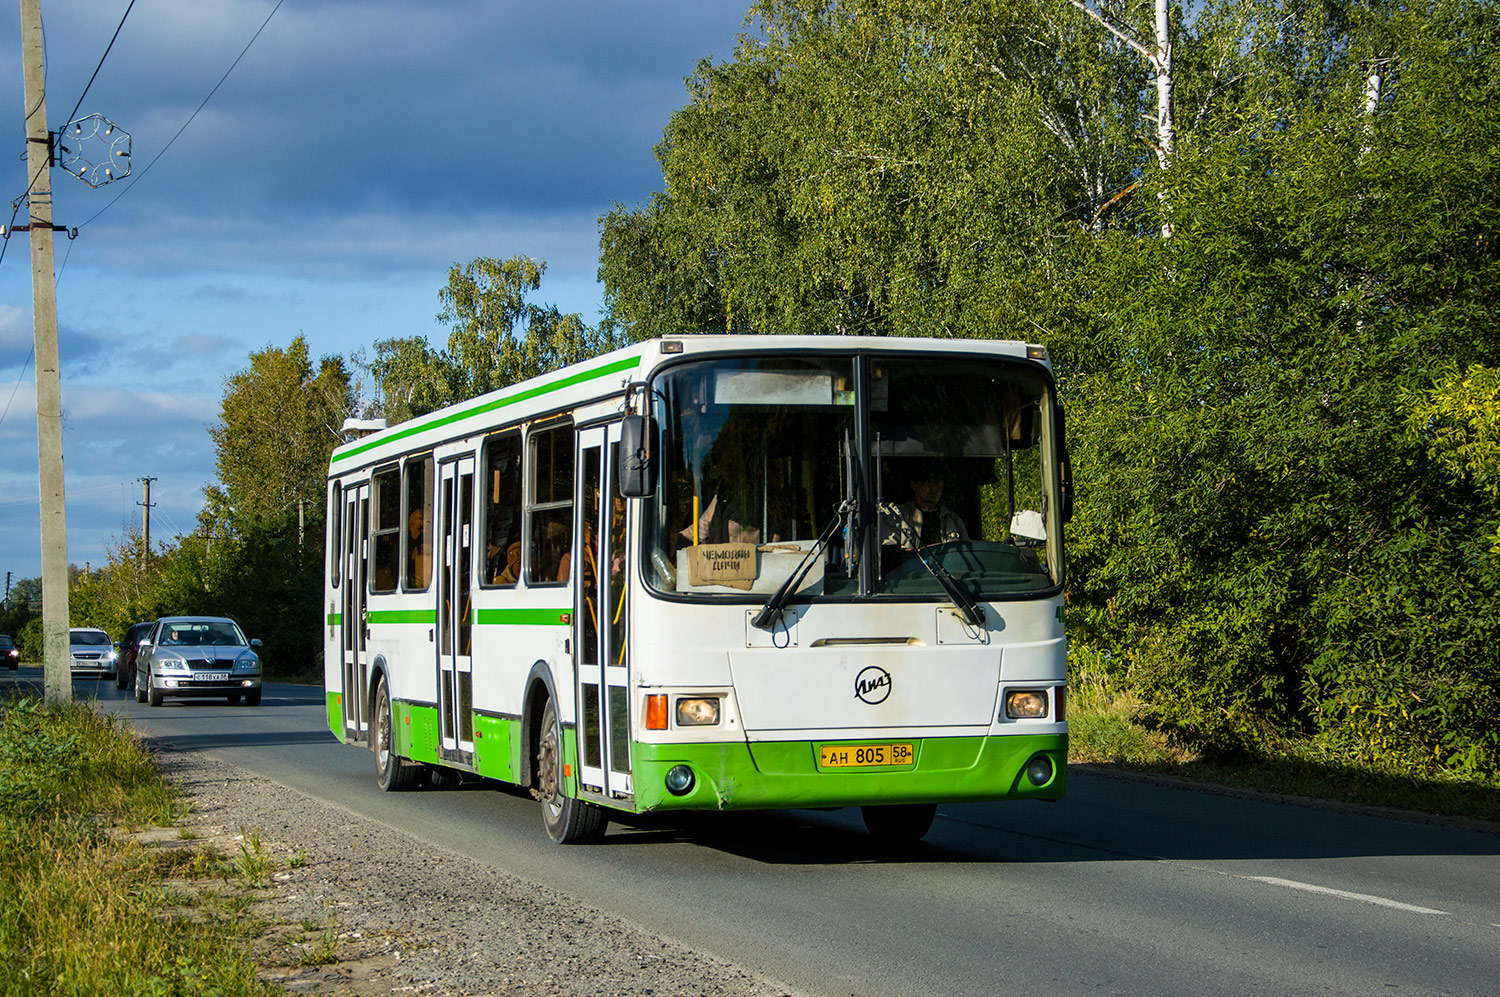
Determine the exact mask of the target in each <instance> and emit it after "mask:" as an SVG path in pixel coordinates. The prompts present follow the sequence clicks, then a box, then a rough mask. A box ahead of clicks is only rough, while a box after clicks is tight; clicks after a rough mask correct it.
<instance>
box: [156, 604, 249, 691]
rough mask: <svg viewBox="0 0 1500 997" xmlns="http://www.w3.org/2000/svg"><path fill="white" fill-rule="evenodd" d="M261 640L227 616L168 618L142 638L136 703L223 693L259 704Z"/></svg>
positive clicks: (157, 623)
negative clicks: (251, 637) (249, 637)
mask: <svg viewBox="0 0 1500 997" xmlns="http://www.w3.org/2000/svg"><path fill="white" fill-rule="evenodd" d="M259 646H260V641H258V640H246V639H245V632H244V631H243V630H241V629H240V625H239V624H238V623H236V622H234V621H233V620H231V619H229V618H228V617H224V616H165V617H163V618H161V619H159V620H157V621H156V624H155V626H153V627H152V628H151V632H150V633H149V634H148V635H147V636H146V637H145V638H144V639H143V640H142V641H141V642H140V651H139V653H138V654H137V655H136V661H135V701H136V702H137V703H147V702H149V703H150V704H151V705H152V706H160V705H161V704H162V700H163V699H165V698H167V697H168V696H223V697H224V698H225V699H227V700H229V702H231V703H238V702H239V701H240V700H241V698H243V699H244V701H245V702H246V703H248V704H249V705H251V706H259V705H260V656H259V655H257V654H256V653H255V648H257V647H259Z"/></svg>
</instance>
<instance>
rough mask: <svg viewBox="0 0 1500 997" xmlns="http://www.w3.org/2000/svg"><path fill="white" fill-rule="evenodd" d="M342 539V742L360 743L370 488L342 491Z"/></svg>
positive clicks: (364, 726) (365, 720)
mask: <svg viewBox="0 0 1500 997" xmlns="http://www.w3.org/2000/svg"><path fill="white" fill-rule="evenodd" d="M343 511H344V515H343V531H342V532H343V536H341V537H340V538H339V541H338V542H339V557H340V558H342V559H343V562H344V564H343V570H342V571H341V572H340V573H339V574H340V580H341V582H342V587H343V592H342V593H341V596H342V603H343V604H342V605H341V606H340V607H339V609H340V623H339V628H340V634H339V646H340V647H341V648H342V650H341V651H340V655H341V657H342V660H343V689H342V690H340V697H339V698H340V699H341V700H342V701H343V704H344V740H346V741H361V740H363V739H364V738H365V737H366V736H367V734H368V731H369V727H370V722H369V717H367V716H366V715H365V683H366V682H367V681H368V680H369V669H370V662H369V660H368V658H367V657H366V651H365V638H366V637H367V636H368V635H367V633H366V626H365V610H366V607H365V591H366V586H365V571H366V566H367V565H368V564H369V563H370V562H369V556H368V555H369V549H370V539H369V533H370V531H369V525H370V486H369V484H368V483H364V484H359V485H355V486H353V487H351V488H347V489H345V490H344V510H343Z"/></svg>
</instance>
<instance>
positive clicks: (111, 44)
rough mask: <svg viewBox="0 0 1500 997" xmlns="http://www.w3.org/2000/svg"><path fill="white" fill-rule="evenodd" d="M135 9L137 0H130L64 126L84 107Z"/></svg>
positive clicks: (65, 119) (64, 121) (64, 120)
mask: <svg viewBox="0 0 1500 997" xmlns="http://www.w3.org/2000/svg"><path fill="white" fill-rule="evenodd" d="M134 9H135V0H130V6H129V7H126V8H125V13H124V14H121V15H120V23H119V25H118V26H116V28H115V33H114V34H113V35H112V36H111V37H110V39H109V44H108V45H106V46H104V54H103V55H101V56H100V57H99V65H97V66H95V67H94V74H93V76H90V77H89V81H88V83H86V84H84V87H83V93H81V94H79V95H78V103H76V104H74V105H73V110H71V111H69V112H68V116H67V117H66V118H64V119H63V124H65V125H66V124H67V123H68V122H69V121H72V120H73V115H75V114H77V113H78V109H79V108H80V107H82V106H83V98H85V97H87V96H88V95H89V88H90V87H92V86H93V85H94V80H95V78H97V77H98V75H99V70H101V69H103V68H104V60H105V59H108V58H109V50H110V49H112V48H114V47H115V39H116V38H119V37H120V29H121V28H123V27H125V18H127V17H129V16H130V12H131V11H132V10H134Z"/></svg>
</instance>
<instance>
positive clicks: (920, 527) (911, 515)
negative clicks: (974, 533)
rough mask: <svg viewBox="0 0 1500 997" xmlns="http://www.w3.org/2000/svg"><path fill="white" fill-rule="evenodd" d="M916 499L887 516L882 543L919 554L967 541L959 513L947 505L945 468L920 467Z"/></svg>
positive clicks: (915, 479) (913, 485) (915, 483)
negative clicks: (933, 547)
mask: <svg viewBox="0 0 1500 997" xmlns="http://www.w3.org/2000/svg"><path fill="white" fill-rule="evenodd" d="M910 484H911V491H912V498H911V501H909V502H903V503H902V504H901V505H899V506H897V507H896V512H897V515H894V516H893V515H891V514H890V513H886V515H885V516H884V520H885V521H884V523H882V524H881V533H882V535H883V539H882V540H881V543H883V544H885V545H887V546H890V545H897V546H900V547H903V548H905V549H906V550H916V549H917V548H918V547H927V546H930V545H932V544H935V543H944V542H946V541H949V540H967V539H969V531H968V529H967V528H965V526H964V521H963V520H962V519H960V518H959V516H958V513H956V512H954V511H953V510H952V509H950V508H948V507H947V506H945V505H943V485H944V474H943V471H942V469H941V468H939V467H935V466H930V467H920V468H918V469H917V470H916V471H915V472H914V473H913V474H912V476H911V479H910Z"/></svg>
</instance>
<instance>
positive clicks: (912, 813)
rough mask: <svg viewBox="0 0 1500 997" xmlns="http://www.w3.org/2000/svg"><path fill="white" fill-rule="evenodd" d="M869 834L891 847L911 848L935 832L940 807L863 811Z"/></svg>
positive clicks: (921, 805) (907, 805) (892, 806)
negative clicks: (929, 832) (934, 822)
mask: <svg viewBox="0 0 1500 997" xmlns="http://www.w3.org/2000/svg"><path fill="white" fill-rule="evenodd" d="M859 813H860V816H861V817H863V818H864V819H865V830H867V831H869V832H870V837H872V838H874V839H876V840H877V841H881V842H884V843H886V844H891V845H909V844H912V843H914V842H917V841H921V840H922V837H923V835H925V834H926V833H927V832H928V831H929V830H931V828H932V819H933V818H934V817H936V816H937V804H936V803H895V804H888V805H886V806H881V807H860V808H859Z"/></svg>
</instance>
